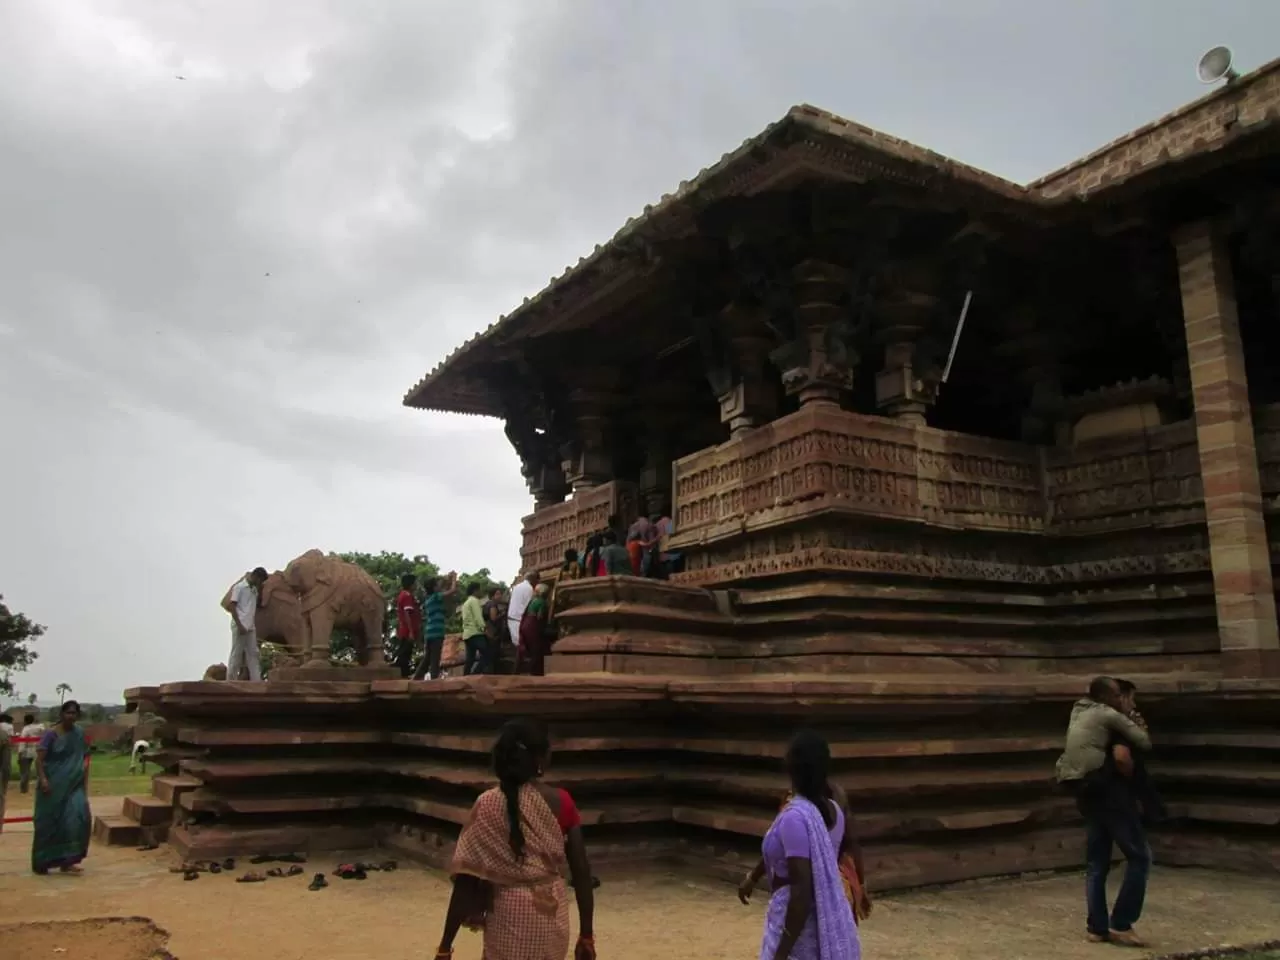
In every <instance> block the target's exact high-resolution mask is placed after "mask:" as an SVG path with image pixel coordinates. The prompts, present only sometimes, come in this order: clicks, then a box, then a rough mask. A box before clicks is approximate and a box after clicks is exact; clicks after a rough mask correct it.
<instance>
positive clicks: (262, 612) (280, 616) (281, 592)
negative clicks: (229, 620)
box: [254, 570, 327, 660]
mask: <svg viewBox="0 0 1280 960" xmlns="http://www.w3.org/2000/svg"><path fill="white" fill-rule="evenodd" d="M254 626H255V629H256V631H257V634H258V642H259V643H262V642H270V643H275V644H278V645H280V646H282V647H284V649H285V650H286V651H288V653H289V655H290V656H293V657H299V658H302V659H304V660H305V659H306V658H307V657H308V656H309V654H310V644H309V642H308V640H307V627H306V623H305V622H304V620H303V616H302V601H301V599H300V598H299V597H298V594H296V593H295V592H294V591H293V589H292V588H291V587H290V586H289V583H288V581H287V580H285V577H284V574H283V573H282V572H280V571H279V570H277V571H276V572H275V573H273V574H271V575H270V576H269V577H267V580H266V582H265V583H264V584H263V585H262V589H261V590H260V591H259V593H258V615H257V617H256V619H255V620H254ZM326 656H327V654H326Z"/></svg>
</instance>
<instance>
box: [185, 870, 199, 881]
mask: <svg viewBox="0 0 1280 960" xmlns="http://www.w3.org/2000/svg"><path fill="white" fill-rule="evenodd" d="M182 879H183V880H199V879H200V871H199V870H183V871H182Z"/></svg>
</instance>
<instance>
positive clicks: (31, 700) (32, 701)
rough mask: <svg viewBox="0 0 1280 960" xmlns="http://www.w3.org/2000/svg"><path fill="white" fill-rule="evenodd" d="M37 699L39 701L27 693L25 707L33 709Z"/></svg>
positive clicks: (32, 694)
mask: <svg viewBox="0 0 1280 960" xmlns="http://www.w3.org/2000/svg"><path fill="white" fill-rule="evenodd" d="M39 699H40V698H39V697H38V696H36V695H35V694H34V693H28V694H27V706H28V707H34V706H35V705H36V701H37V700H39Z"/></svg>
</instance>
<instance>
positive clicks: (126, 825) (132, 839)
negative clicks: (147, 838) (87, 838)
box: [93, 814, 142, 847]
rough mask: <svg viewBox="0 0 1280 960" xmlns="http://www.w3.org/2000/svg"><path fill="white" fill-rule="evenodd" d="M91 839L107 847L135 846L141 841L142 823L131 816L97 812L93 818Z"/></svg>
mask: <svg viewBox="0 0 1280 960" xmlns="http://www.w3.org/2000/svg"><path fill="white" fill-rule="evenodd" d="M93 839H95V840H97V841H98V842H99V843H104V844H106V845H107V846H109V847H136V846H138V845H139V844H140V843H142V824H140V823H138V821H137V820H134V819H133V818H132V817H126V816H103V815H101V814H99V815H98V816H96V817H94V818H93Z"/></svg>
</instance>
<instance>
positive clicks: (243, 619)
mask: <svg viewBox="0 0 1280 960" xmlns="http://www.w3.org/2000/svg"><path fill="white" fill-rule="evenodd" d="M266 582H267V571H266V570H264V569H263V568H262V567H255V568H254V569H253V570H252V571H251V572H250V573H246V574H245V575H244V576H243V577H241V578H240V579H239V580H237V581H236V582H235V584H234V585H233V586H232V587H231V589H230V590H228V591H227V594H226V596H224V597H223V598H222V609H223V610H225V611H227V613H229V614H231V656H230V657H228V658H227V679H228V680H244V679H249V680H261V679H262V661H261V660H260V659H259V657H258V631H257V629H256V628H257V619H258V591H259V590H261V589H262V585H263V584H264V583H266Z"/></svg>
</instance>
